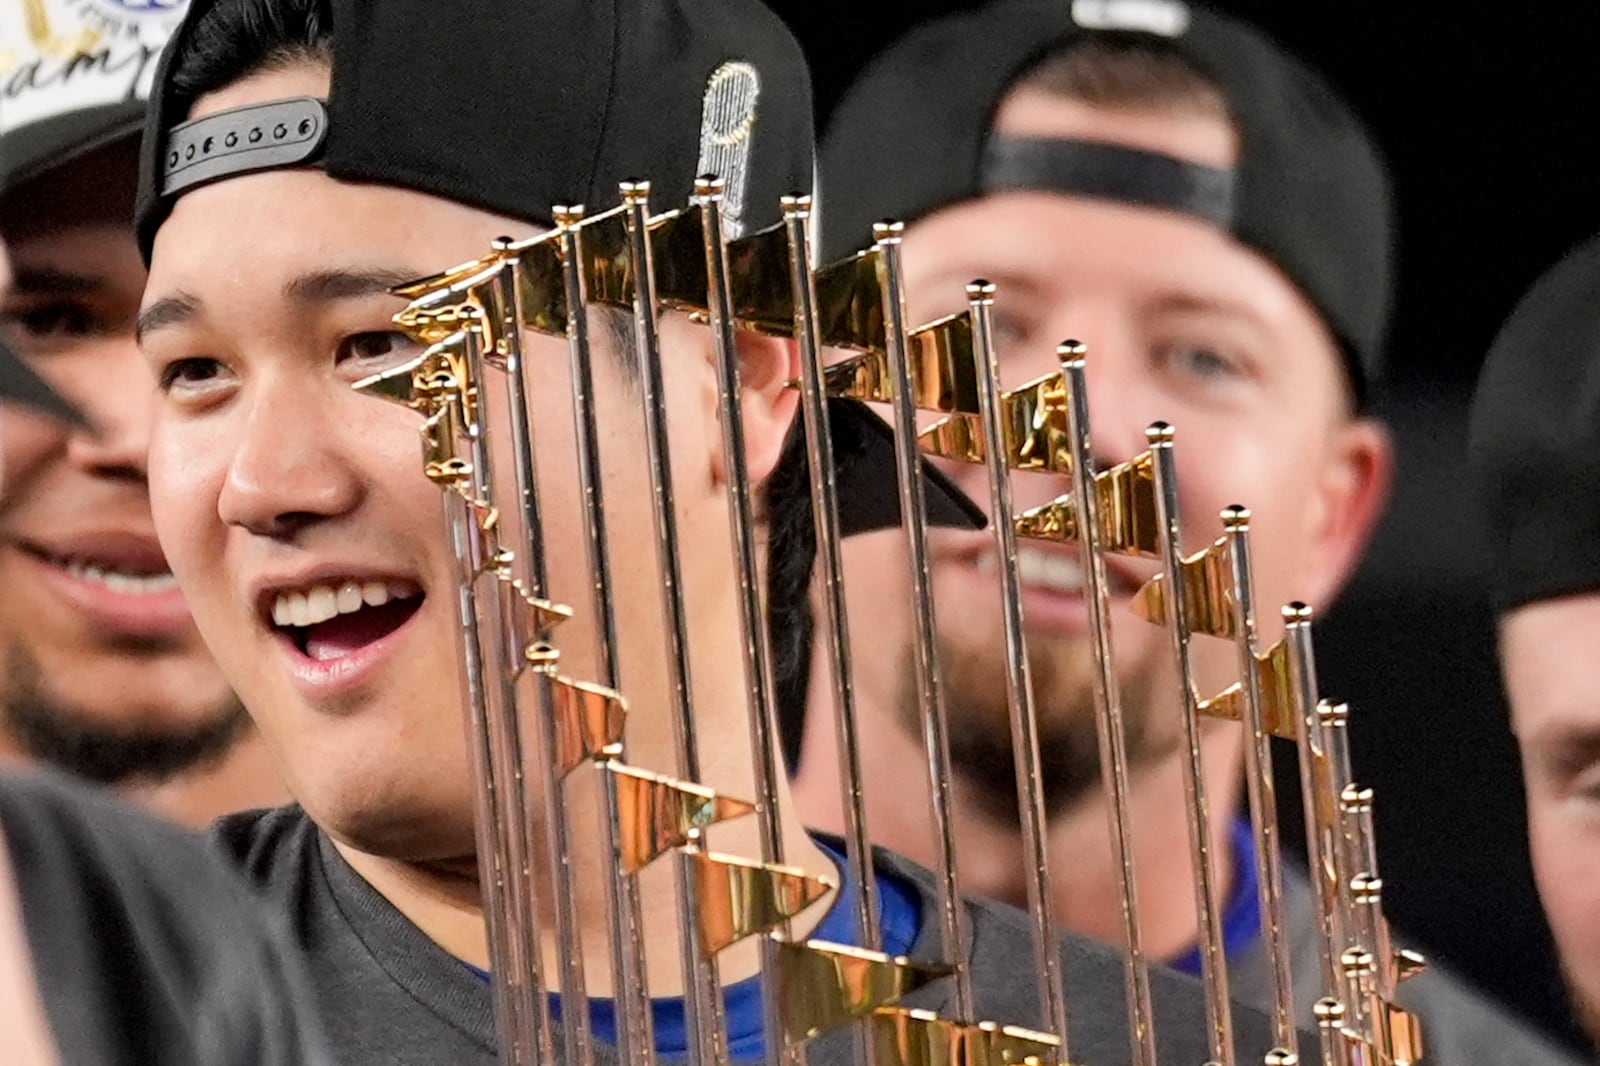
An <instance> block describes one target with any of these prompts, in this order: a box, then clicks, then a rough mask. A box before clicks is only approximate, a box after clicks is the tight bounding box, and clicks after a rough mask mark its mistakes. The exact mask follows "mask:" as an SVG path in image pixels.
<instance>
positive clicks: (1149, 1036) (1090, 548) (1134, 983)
mask: <svg viewBox="0 0 1600 1066" xmlns="http://www.w3.org/2000/svg"><path fill="white" fill-rule="evenodd" d="M1057 354H1058V355H1059V356H1060V359H1061V371H1062V374H1063V376H1064V377H1065V378H1066V383H1067V399H1068V406H1067V412H1068V422H1069V426H1070V432H1069V434H1068V435H1069V438H1070V441H1071V446H1072V481H1073V499H1074V502H1075V503H1076V505H1077V508H1078V511H1077V520H1078V528H1079V530H1080V531H1081V532H1080V535H1079V537H1078V543H1079V546H1080V549H1081V558H1082V560H1083V573H1084V580H1085V582H1086V584H1087V586H1088V592H1089V596H1088V601H1089V620H1090V626H1089V628H1090V630H1091V631H1092V632H1093V633H1094V642H1095V658H1096V660H1097V667H1096V671H1095V703H1096V710H1097V711H1098V713H1097V714H1096V716H1095V721H1096V725H1097V727H1098V730H1099V737H1100V761H1101V763H1102V765H1103V772H1104V774H1105V779H1106V786H1107V787H1108V788H1109V790H1110V792H1111V797H1110V798H1111V803H1110V809H1109V811H1108V816H1109V819H1110V823H1111V843H1112V848H1113V849H1114V851H1115V854H1116V857H1117V888H1118V890H1119V892H1120V894H1121V903H1122V927H1123V936H1124V937H1125V938H1126V940H1127V949H1128V955H1127V968H1128V969H1127V981H1126V984H1127V993H1128V1023H1129V1025H1130V1027H1131V1028H1132V1031H1133V1032H1132V1037H1133V1039H1132V1041H1131V1042H1132V1044H1133V1048H1134V1062H1135V1064H1136V1066H1152V1064H1153V1063H1154V1062H1155V1057H1156V1046H1155V1028H1154V1024H1153V1016H1152V1011H1151V1007H1150V965H1149V962H1148V961H1147V960H1146V959H1145V955H1144V939H1143V934H1142V933H1141V932H1140V930H1139V889H1138V883H1137V881H1136V880H1135V874H1134V868H1133V846H1132V832H1131V830H1130V828H1129V825H1128V752H1127V738H1126V733H1125V731H1124V728H1123V722H1122V700H1121V697H1120V695H1119V693H1118V691H1117V679H1116V676H1115V674H1114V672H1113V662H1114V660H1113V659H1112V657H1111V644H1112V641H1111V601H1110V594H1109V592H1108V591H1107V582H1106V571H1105V560H1104V559H1102V558H1101V555H1100V550H1099V547H1098V544H1097V540H1098V530H1099V529H1100V500H1099V496H1098V495H1097V492H1096V488H1095V480H1094V453H1093V443H1092V438H1091V436H1090V428H1089V388H1088V384H1087V382H1086V379H1085V377H1084V360H1083V357H1084V348H1083V345H1081V344H1078V343H1077V342H1076V341H1068V342H1066V343H1065V344H1062V345H1061V346H1060V347H1059V348H1057Z"/></svg>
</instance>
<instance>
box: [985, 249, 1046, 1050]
mask: <svg viewBox="0 0 1600 1066" xmlns="http://www.w3.org/2000/svg"><path fill="white" fill-rule="evenodd" d="M994 293H995V287H994V286H993V285H992V284H990V283H989V282H987V281H974V282H973V283H972V284H970V285H968V286H967V313H968V314H970V315H971V316H972V357H973V360H974V362H975V363H976V364H977V371H978V374H977V379H978V408H979V414H980V417H981V418H982V420H983V436H984V441H985V447H984V452H983V455H984V464H985V466H986V467H987V469H988V474H989V514H990V522H989V525H990V527H991V528H992V530H993V531H994V538H995V549H996V551H997V552H998V553H999V556H1000V605H1001V615H1002V617H1003V619H1004V625H1005V643H1006V647H1005V654H1006V699H1007V704H1008V705H1009V708H1010V714H1011V750H1012V758H1013V761H1014V762H1015V764H1016V774H1017V805H1018V808H1019V810H1020V812H1021V829H1022V844H1023V861H1024V862H1025V863H1026V864H1027V886H1028V908H1029V914H1030V916H1031V917H1032V918H1033V938H1034V945H1033V947H1034V960H1033V961H1034V967H1035V969H1036V971H1037V972H1038V973H1039V975H1040V982H1039V998H1040V1007H1041V1009H1042V1012H1043V1014H1044V1019H1045V1025H1046V1027H1047V1029H1048V1030H1049V1031H1050V1032H1051V1033H1053V1034H1054V1035H1056V1036H1059V1037H1060V1038H1061V1060H1062V1061H1063V1062H1068V1061H1071V1057H1072V1056H1071V1051H1070V1046H1071V1045H1070V1041H1069V1040H1068V1034H1067V996H1066V979H1065V976H1064V974H1063V972H1062V964H1061V952H1060V949H1059V948H1058V947H1057V946H1056V935H1057V934H1056V920H1055V905H1054V902H1053V900H1052V897H1051V895H1050V857H1049V851H1048V849H1047V847H1046V845H1045V835H1044V827H1045V823H1046V821H1047V819H1046V816H1045V805H1044V775H1043V771H1042V768H1041V766H1040V758H1039V723H1038V718H1037V715H1036V713H1035V709H1034V702H1033V675H1032V672H1031V670H1030V669H1029V667H1028V647H1027V641H1026V637H1025V636H1024V633H1023V622H1022V579H1021V577H1020V576H1019V574H1018V572H1017V531H1016V527H1015V526H1014V525H1013V524H1012V521H1011V516H1012V514H1013V513H1014V511H1013V509H1012V505H1011V475H1010V472H1009V471H1008V470H1007V456H1006V448H1005V447H1004V443H1003V442H1004V441H1005V440H1006V433H1005V424H1004V419H1003V417H1002V412H1001V394H1000V354H999V352H997V351H996V350H995V344H994Z"/></svg>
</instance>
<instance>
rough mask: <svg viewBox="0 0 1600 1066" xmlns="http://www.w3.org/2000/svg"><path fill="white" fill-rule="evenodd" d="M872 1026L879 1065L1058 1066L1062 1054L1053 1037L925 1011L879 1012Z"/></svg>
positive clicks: (1057, 1040)
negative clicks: (1045, 1065) (1040, 1065)
mask: <svg viewBox="0 0 1600 1066" xmlns="http://www.w3.org/2000/svg"><path fill="white" fill-rule="evenodd" d="M871 1025H872V1040H873V1045H874V1048H875V1050H876V1051H877V1057H878V1061H879V1062H880V1063H884V1064H892V1066H1015V1064H1022V1063H1054V1062H1055V1061H1056V1059H1057V1058H1058V1056H1059V1053H1060V1050H1061V1041H1060V1040H1059V1039H1058V1038H1056V1037H1054V1036H1051V1035H1050V1034H1049V1033H1040V1032H1035V1031H1033V1030H1031V1029H1022V1028H1018V1027H1016V1026H1009V1025H1004V1026H1003V1025H996V1024H994V1023H993V1022H980V1023H978V1024H976V1025H969V1024H965V1023H962V1022H957V1021H951V1020H950V1019H948V1018H941V1017H940V1016H939V1015H937V1014H935V1013H933V1012H932V1011H925V1010H902V1009H898V1008H889V1009H885V1010H879V1011H876V1012H874V1013H873V1015H872V1023H871Z"/></svg>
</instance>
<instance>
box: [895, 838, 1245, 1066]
mask: <svg viewBox="0 0 1600 1066" xmlns="http://www.w3.org/2000/svg"><path fill="white" fill-rule="evenodd" d="M874 862H875V865H876V866H877V868H878V869H879V870H880V871H885V872H888V873H890V874H892V875H894V876H897V877H899V878H901V879H902V880H903V881H905V882H906V883H908V884H909V885H911V886H913V887H914V888H915V889H916V890H917V892H918V894H919V895H920V897H921V902H922V913H923V926H924V930H925V936H924V937H923V938H922V940H921V941H919V943H924V944H926V943H932V944H934V945H935V950H937V936H934V937H933V938H931V939H930V938H929V937H928V936H927V935H926V930H927V929H928V928H929V926H930V925H936V924H937V922H938V914H937V907H936V902H935V901H936V900H937V891H936V887H935V886H936V883H937V882H936V878H935V876H934V874H933V873H932V872H930V871H928V870H926V869H924V868H923V867H921V866H919V865H917V864H916V863H914V862H911V861H910V860H908V859H906V858H904V857H903V856H900V855H896V854H895V853H893V852H889V851H885V850H883V849H881V848H880V849H875V854H874ZM963 909H964V912H965V914H966V918H967V928H968V936H969V938H970V939H969V943H968V947H967V960H966V961H967V963H968V965H969V967H970V973H971V975H972V983H973V991H974V994H975V997H976V1000H977V1008H978V1011H979V1013H980V1014H981V1015H982V1016H983V1018H984V1020H986V1021H993V1022H998V1023H1000V1024H1002V1025H1021V1026H1024V1027H1027V1028H1031V1029H1042V1028H1044V1029H1047V1028H1048V1025H1047V1024H1046V1021H1045V1018H1044V1016H1043V1013H1042V1011H1041V1009H1040V994H1039V990H1040V985H1039V977H1038V975H1037V971H1036V968H1035V967H1034V966H1033V965H1032V960H1033V953H1034V921H1033V918H1032V916H1031V915H1029V914H1028V913H1027V912H1025V911H1023V910H1021V909H1019V908H1017V907H1014V906H1011V905H1010V904H1007V903H1001V902H999V901H996V900H991V899H982V898H978V897H972V896H968V897H966V898H965V899H964V900H963ZM1056 950H1057V951H1058V952H1059V953H1060V955H1059V957H1060V960H1061V964H1062V966H1063V968H1064V969H1063V972H1064V977H1065V985H1066V988H1067V1005H1068V1020H1069V1023H1070V1026H1071V1036H1072V1053H1073V1058H1074V1061H1081V1062H1083V1063H1085V1064H1086V1066H1099V1064H1101V1063H1104V1064H1107V1066H1112V1064H1121V1063H1126V1062H1128V1061H1131V1057H1132V1049H1131V1046H1130V1044H1129V1041H1128V1018H1127V1010H1126V1004H1127V997H1126V993H1125V991H1124V989H1125V983H1124V982H1125V974H1126V972H1127V969H1126V958H1125V955H1124V954H1123V952H1121V951H1119V950H1118V949H1116V948H1113V947H1111V946H1110V945H1107V944H1103V943H1101V942H1099V941H1097V940H1093V939H1091V938H1089V937H1085V936H1081V935H1079V934H1077V933H1073V932H1070V931H1066V930H1062V931H1059V932H1058V933H1057V935H1056ZM917 954H918V955H919V956H921V955H923V952H922V951H918V952H917ZM1150 988H1151V995H1152V999H1153V1000H1154V1004H1155V1012H1156V1033H1157V1051H1158V1054H1159V1057H1160V1058H1161V1060H1162V1061H1166V1062H1203V1061H1205V1060H1206V1059H1207V1058H1208V1057H1209V1054H1208V1052H1209V1049H1208V1047H1207V1044H1206V1034H1207V1032H1208V1029H1207V1025H1206V1017H1205V997H1204V990H1203V988H1202V986H1201V984H1200V982H1199V981H1197V980H1195V979H1194V978H1192V977H1189V976H1188V975H1186V974H1181V973H1178V972H1176V971H1174V970H1170V969H1167V968H1165V967H1161V966H1152V967H1151V969H1150ZM1234 1031H1235V1037H1236V1040H1235V1044H1236V1047H1237V1048H1238V1049H1239V1057H1240V1060H1241V1061H1248V1060H1250V1059H1259V1058H1260V1057H1261V1056H1262V1055H1263V1054H1264V1053H1265V1052H1266V1050H1267V1049H1268V1048H1269V1047H1270V1046H1271V1039H1272V1036H1271V1029H1270V1026H1269V1025H1268V1022H1267V1019H1266V1016H1265V1015H1262V1014H1261V1013H1260V1012H1258V1011H1255V1010H1251V1009H1249V1008H1245V1007H1241V1006H1238V1005H1235V1007H1234Z"/></svg>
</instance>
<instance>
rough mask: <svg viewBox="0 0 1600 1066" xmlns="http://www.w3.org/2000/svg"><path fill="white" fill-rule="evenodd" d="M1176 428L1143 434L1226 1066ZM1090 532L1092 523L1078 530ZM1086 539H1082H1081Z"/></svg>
mask: <svg viewBox="0 0 1600 1066" xmlns="http://www.w3.org/2000/svg"><path fill="white" fill-rule="evenodd" d="M1175 436H1176V431H1175V430H1174V429H1173V428H1172V427H1171V426H1169V425H1167V424H1165V423H1162V422H1158V423H1156V424H1155V425H1153V426H1151V427H1150V428H1149V429H1147V430H1146V431H1145V439H1146V441H1147V442H1148V443H1149V445H1150V454H1151V458H1152V459H1153V460H1154V468H1155V471H1154V472H1155V490H1156V515H1157V521H1158V524H1159V525H1160V540H1161V561H1162V565H1163V566H1164V568H1165V573H1166V579H1167V589H1166V592H1167V594H1166V596H1165V597H1164V601H1165V603H1166V608H1167V631H1168V632H1169V633H1170V634H1171V635H1172V652H1173V656H1174V658H1175V660H1176V662H1177V665H1178V684H1179V699H1180V700H1181V701H1182V713H1183V736H1184V743H1185V749H1186V750H1185V756H1186V758H1185V759H1184V762H1183V790H1184V799H1185V801H1186V804H1187V806H1188V808H1189V861H1190V864H1191V865H1192V866H1193V867H1194V876H1195V901H1194V902H1195V913H1196V915H1197V916H1198V917H1199V919H1200V928H1199V936H1200V977H1201V981H1202V982H1203V983H1204V985H1205V990H1206V1023H1207V1028H1208V1029H1209V1030H1210V1032H1209V1034H1208V1037H1209V1040H1210V1044H1211V1059H1212V1061H1213V1062H1216V1063H1221V1064H1223V1066H1232V1063H1233V1060H1234V1056H1233V1010H1232V1007H1231V1005H1230V1003H1229V999H1228V960H1227V956H1226V954H1225V951H1226V947H1225V945H1224V944H1223V938H1222V902H1221V900H1220V898H1219V893H1218V892H1217V886H1216V878H1215V874H1214V871H1213V870H1212V868H1211V856H1212V850H1211V819H1210V812H1211V809H1210V805H1209V804H1208V803H1207V802H1206V783H1205V753H1204V751H1203V749H1202V748H1201V744H1200V707H1199V700H1198V696H1197V694H1196V690H1195V683H1194V664H1193V663H1192V662H1191V660H1190V658H1189V638H1190V636H1191V633H1190V629H1189V611H1188V606H1187V603H1186V602H1185V599H1184V595H1185V591H1186V590H1185V589H1184V578H1183V555H1182V547H1181V546H1182V543H1183V541H1182V520H1181V517H1180V513H1179V510H1178V470H1177V463H1176V459H1175V457H1174V455H1173V439H1174V437H1175ZM1084 528H1087V529H1093V528H1094V527H1093V526H1088V525H1087V524H1085V526H1082V527H1080V529H1084ZM1081 535H1082V536H1083V537H1084V539H1085V540H1087V534H1086V533H1084V534H1081Z"/></svg>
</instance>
